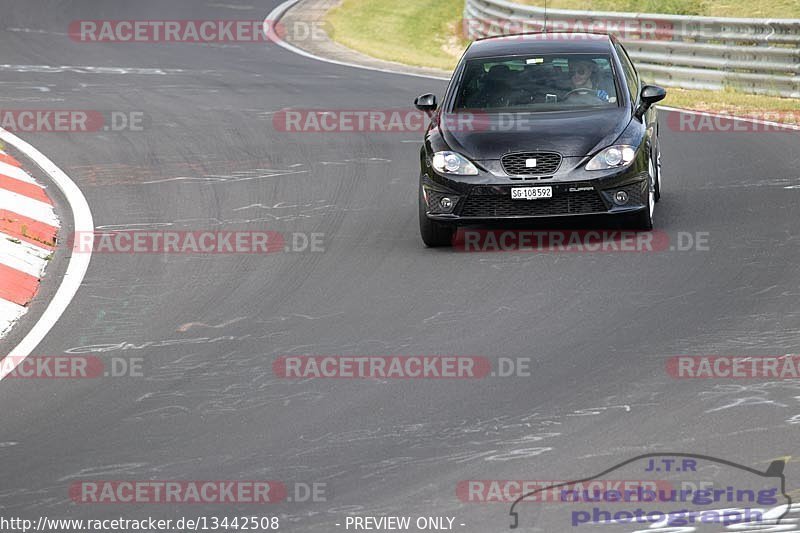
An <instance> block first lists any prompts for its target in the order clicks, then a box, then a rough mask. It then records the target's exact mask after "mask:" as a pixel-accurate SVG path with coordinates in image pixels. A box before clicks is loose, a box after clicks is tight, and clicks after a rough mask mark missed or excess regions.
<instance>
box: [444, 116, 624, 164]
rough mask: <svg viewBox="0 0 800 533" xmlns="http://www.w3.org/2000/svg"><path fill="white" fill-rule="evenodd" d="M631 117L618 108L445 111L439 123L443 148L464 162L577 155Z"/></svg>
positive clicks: (607, 139) (616, 132)
mask: <svg viewBox="0 0 800 533" xmlns="http://www.w3.org/2000/svg"><path fill="white" fill-rule="evenodd" d="M630 120H631V115H630V113H629V112H626V110H624V109H620V108H615V109H613V110H602V111H591V112H588V113H587V112H586V111H582V112H560V113H477V114H465V113H446V114H442V116H441V117H440V120H439V128H440V130H441V133H442V137H443V138H444V140H445V142H446V143H447V144H448V146H449V147H450V148H451V149H452V150H454V151H457V152H460V153H462V154H464V155H465V156H467V157H468V158H470V159H474V160H478V161H480V160H489V159H500V158H501V157H502V156H503V155H504V154H507V153H511V152H520V151H530V152H535V151H553V152H558V153H560V154H561V155H563V156H565V157H583V156H586V155H591V154H593V153H595V152H596V151H598V150H600V149H601V148H604V147H606V146H609V145H611V144H612V143H613V142H614V141H615V140H616V139H617V138H618V137H619V136H620V135H621V134H622V132H623V131H624V130H625V128H626V127H627V125H628V123H629V122H630Z"/></svg>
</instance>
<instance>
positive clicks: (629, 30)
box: [464, 0, 800, 98]
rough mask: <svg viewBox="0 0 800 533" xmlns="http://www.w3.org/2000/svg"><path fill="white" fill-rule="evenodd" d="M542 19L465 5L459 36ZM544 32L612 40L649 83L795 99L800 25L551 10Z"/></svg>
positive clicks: (517, 29) (475, 2)
mask: <svg viewBox="0 0 800 533" xmlns="http://www.w3.org/2000/svg"><path fill="white" fill-rule="evenodd" d="M544 15H545V11H544V9H543V8H541V7H536V6H527V5H520V4H515V3H513V2H508V1H506V0H466V5H465V7H464V26H465V28H464V29H465V33H466V34H467V35H468V37H469V38H471V39H476V38H480V37H488V36H494V35H504V34H513V33H524V32H533V31H542V30H543V29H544ZM547 29H548V31H601V32H608V33H613V34H615V35H617V36H618V37H619V38H620V40H621V41H622V42H623V43H624V44H625V48H626V49H627V50H628V53H629V54H630V56H631V58H632V59H633V60H634V61H635V62H636V66H637V68H638V69H639V71H640V73H641V74H642V76H643V77H644V78H646V79H647V80H648V81H650V82H653V83H658V84H663V85H667V86H673V87H683V88H687V89H710V90H721V89H723V88H726V87H732V88H735V89H737V90H741V91H744V92H748V93H753V94H770V95H777V96H784V97H791V98H800V19H736V18H714V17H689V16H680V15H658V14H644V13H616V12H606V11H573V10H565V9H548V10H547Z"/></svg>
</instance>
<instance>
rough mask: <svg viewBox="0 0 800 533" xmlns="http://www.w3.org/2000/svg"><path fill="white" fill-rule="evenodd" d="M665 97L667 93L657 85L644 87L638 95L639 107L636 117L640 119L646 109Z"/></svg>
mask: <svg viewBox="0 0 800 533" xmlns="http://www.w3.org/2000/svg"><path fill="white" fill-rule="evenodd" d="M666 97H667V91H666V90H665V89H664V88H663V87H659V86H658V85H645V86H644V87H642V92H641V93H640V94H639V101H640V103H639V107H638V109H636V116H637V117H639V118H642V117H643V116H644V114H645V113H646V112H647V110H648V109H650V108H651V107H653V105H654V104H656V103H657V102H660V101H661V100H663V99H664V98H666Z"/></svg>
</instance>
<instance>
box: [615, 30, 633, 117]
mask: <svg viewBox="0 0 800 533" xmlns="http://www.w3.org/2000/svg"><path fill="white" fill-rule="evenodd" d="M614 46H615V47H616V49H617V55H618V56H619V60H620V63H622V70H623V71H624V74H625V83H627V84H628V91H629V92H630V93H631V102H636V100H637V99H638V98H639V75H638V74H636V69H635V68H634V66H633V63H631V60H630V58H629V57H628V53H627V52H625V49H624V48H622V46H620V45H619V44H618V43H617V44H615V45H614Z"/></svg>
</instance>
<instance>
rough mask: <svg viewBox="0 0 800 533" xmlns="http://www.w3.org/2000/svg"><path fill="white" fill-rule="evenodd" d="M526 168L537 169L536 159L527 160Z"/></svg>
mask: <svg viewBox="0 0 800 533" xmlns="http://www.w3.org/2000/svg"><path fill="white" fill-rule="evenodd" d="M525 168H536V159H533V158H531V159H526V160H525Z"/></svg>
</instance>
